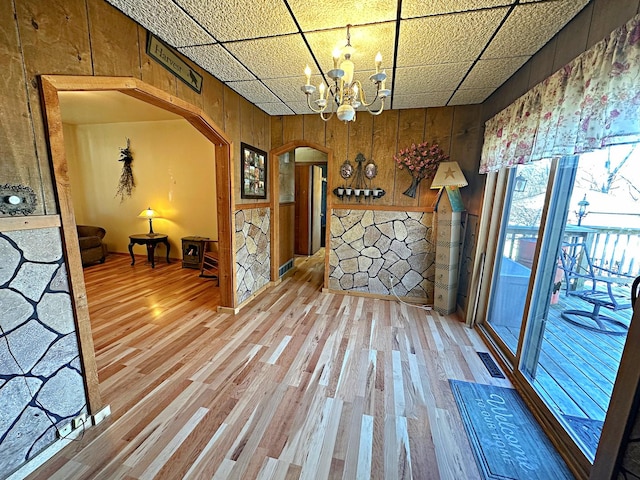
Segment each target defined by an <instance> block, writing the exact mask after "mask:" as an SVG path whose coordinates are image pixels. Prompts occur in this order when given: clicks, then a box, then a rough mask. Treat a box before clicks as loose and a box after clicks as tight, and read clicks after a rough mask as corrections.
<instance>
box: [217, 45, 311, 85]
mask: <svg viewBox="0 0 640 480" xmlns="http://www.w3.org/2000/svg"><path fill="white" fill-rule="evenodd" d="M226 47H227V48H228V49H229V51H230V52H231V53H233V54H234V55H235V56H236V57H237V58H238V60H240V61H241V62H242V63H243V64H244V65H245V66H246V67H247V68H248V69H249V70H251V71H252V72H253V73H254V74H256V75H257V76H258V77H259V78H263V79H264V78H278V77H294V76H296V75H300V77H301V78H303V79H304V67H305V66H306V65H309V66H310V67H311V68H312V70H313V65H314V62H313V57H312V56H311V53H309V49H308V48H307V47H306V45H305V43H304V40H303V39H302V36H301V35H287V36H285V37H274V38H263V39H260V40H247V41H246V42H236V43H228V44H226Z"/></svg>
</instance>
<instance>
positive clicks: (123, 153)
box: [116, 138, 136, 202]
mask: <svg viewBox="0 0 640 480" xmlns="http://www.w3.org/2000/svg"><path fill="white" fill-rule="evenodd" d="M118 161H119V162H123V165H122V173H121V174H120V180H119V181H118V191H117V192H116V197H117V196H118V195H119V196H120V202H123V201H124V200H125V197H130V196H131V192H133V189H134V188H135V186H136V182H135V180H134V178H133V170H132V169H131V164H132V163H133V155H132V154H131V142H130V141H129V139H128V138H127V146H126V147H125V148H121V149H120V159H119V160H118Z"/></svg>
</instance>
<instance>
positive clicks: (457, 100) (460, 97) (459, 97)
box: [448, 88, 495, 105]
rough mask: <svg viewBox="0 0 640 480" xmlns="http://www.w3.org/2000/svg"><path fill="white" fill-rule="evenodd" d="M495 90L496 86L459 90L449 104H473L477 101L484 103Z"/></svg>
mask: <svg viewBox="0 0 640 480" xmlns="http://www.w3.org/2000/svg"><path fill="white" fill-rule="evenodd" d="M494 90H495V89H494V88H478V89H473V90H457V91H456V93H455V94H454V95H453V98H452V99H451V101H450V102H449V103H448V105H473V104H475V103H482V102H484V101H485V100H486V99H487V97H488V96H489V95H491V94H492V93H493V92H494Z"/></svg>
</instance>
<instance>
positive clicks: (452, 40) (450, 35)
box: [397, 7, 508, 67]
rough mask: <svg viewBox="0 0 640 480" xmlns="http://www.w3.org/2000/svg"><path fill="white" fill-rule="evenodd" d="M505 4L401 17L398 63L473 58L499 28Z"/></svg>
mask: <svg viewBox="0 0 640 480" xmlns="http://www.w3.org/2000/svg"><path fill="white" fill-rule="evenodd" d="M507 10H508V9H507V8H506V7H501V8H496V9H493V10H480V11H476V12H466V13H454V14H451V15H441V16H437V17H427V18H419V19H414V20H403V21H402V22H401V25H400V45H399V48H398V59H397V66H398V67H411V66H416V65H427V64H437V63H444V62H446V63H459V62H463V61H465V60H475V59H476V58H477V57H478V55H479V54H480V52H481V51H482V49H483V48H484V46H485V45H486V44H487V42H488V41H489V39H490V38H491V35H493V32H495V30H496V29H497V28H498V25H499V24H500V22H501V21H502V19H503V17H504V16H505V14H506V12H507Z"/></svg>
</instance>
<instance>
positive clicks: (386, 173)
mask: <svg viewBox="0 0 640 480" xmlns="http://www.w3.org/2000/svg"><path fill="white" fill-rule="evenodd" d="M481 112H482V110H481V107H480V106H479V105H467V106H456V107H439V108H420V109H410V110H391V111H385V112H383V113H382V114H381V115H380V116H377V117H374V116H372V115H370V114H369V113H366V112H359V113H358V119H357V120H356V122H355V123H349V124H348V125H346V124H344V123H343V122H340V121H339V120H338V119H337V118H336V117H333V118H332V119H331V120H329V121H328V122H323V121H322V120H321V119H320V118H319V115H315V114H309V115H296V116H279V117H271V148H272V149H273V148H278V147H280V146H282V145H284V144H286V143H289V142H292V141H296V140H305V141H309V142H313V143H317V144H319V145H322V146H325V147H327V148H329V149H331V150H332V151H333V161H332V162H331V163H330V164H329V165H328V166H327V168H328V170H329V171H331V172H332V174H333V175H332V176H331V175H330V178H333V179H334V183H335V184H334V185H328V186H327V190H328V191H329V192H331V191H332V190H333V189H334V188H335V187H336V186H338V184H339V183H340V182H341V181H342V178H341V177H340V165H341V164H342V163H343V162H344V161H345V160H346V159H349V160H350V161H351V163H352V164H353V165H354V166H355V162H354V160H355V157H356V155H357V154H358V153H362V154H363V155H364V156H365V158H366V159H367V160H373V161H375V162H376V165H377V166H378V175H377V176H376V178H375V179H374V180H373V185H374V186H378V187H380V188H383V189H384V190H385V191H386V195H385V196H384V197H382V198H381V199H378V200H375V201H373V202H372V203H371V208H372V209H375V208H376V207H388V206H396V207H411V208H415V207H423V208H430V207H431V206H432V204H433V201H434V199H435V194H436V191H434V190H430V188H429V187H430V183H431V182H430V181H428V180H427V181H424V182H422V183H421V184H420V186H419V189H418V194H417V195H416V198H411V197H408V196H406V195H403V194H402V192H404V191H405V190H406V189H407V188H408V187H409V185H411V176H410V175H409V173H408V172H407V171H406V170H398V168H397V167H396V164H395V162H394V160H393V156H394V155H395V154H396V152H397V151H398V150H399V149H401V148H406V147H408V146H410V145H411V144H412V143H416V144H417V143H420V142H423V141H428V142H434V141H435V142H437V143H438V144H439V145H440V146H441V147H442V149H443V150H444V151H445V152H447V153H449V154H450V155H451V159H452V160H455V161H457V162H458V163H459V164H460V166H461V167H462V169H463V171H464V173H465V176H466V177H467V179H468V181H469V185H470V188H468V187H465V188H464V189H463V190H462V191H461V192H462V196H463V199H464V200H465V206H466V207H467V209H468V210H469V211H470V212H472V213H474V214H477V213H478V211H479V208H480V199H481V194H482V187H483V183H484V177H481V176H479V175H477V171H478V159H479V158H480V151H481V148H482V136H483V134H484V127H483V125H482V123H481V122H480V115H481ZM329 195H332V198H331V199H330V200H331V204H332V207H333V208H341V207H343V206H349V205H350V203H349V202H348V201H346V200H345V201H340V200H339V199H338V198H337V197H335V196H333V193H329ZM398 210H402V208H399V209H398Z"/></svg>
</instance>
